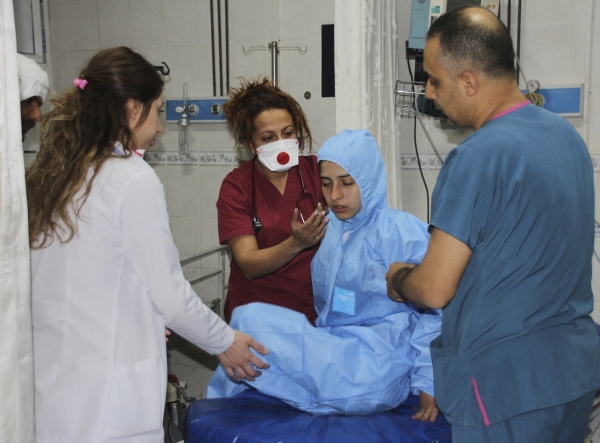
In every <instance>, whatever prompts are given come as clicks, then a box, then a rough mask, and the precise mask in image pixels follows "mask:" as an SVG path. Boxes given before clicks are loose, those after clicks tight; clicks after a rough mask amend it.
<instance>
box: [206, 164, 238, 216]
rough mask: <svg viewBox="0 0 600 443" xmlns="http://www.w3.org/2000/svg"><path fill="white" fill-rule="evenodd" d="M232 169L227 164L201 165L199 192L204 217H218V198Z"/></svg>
mask: <svg viewBox="0 0 600 443" xmlns="http://www.w3.org/2000/svg"><path fill="white" fill-rule="evenodd" d="M231 170H232V168H230V167H226V166H201V167H200V187H199V192H198V197H199V205H200V214H201V216H202V217H203V218H213V219H216V218H217V207H216V205H217V199H218V198H219V190H220V189H221V183H223V179H224V178H225V176H226V175H227V174H228V173H229V172H230V171H231Z"/></svg>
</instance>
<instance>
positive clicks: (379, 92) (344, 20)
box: [334, 0, 402, 209]
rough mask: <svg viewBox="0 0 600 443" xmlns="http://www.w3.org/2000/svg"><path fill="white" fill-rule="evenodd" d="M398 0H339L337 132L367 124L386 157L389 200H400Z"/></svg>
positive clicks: (393, 204) (396, 202) (398, 203)
mask: <svg viewBox="0 0 600 443" xmlns="http://www.w3.org/2000/svg"><path fill="white" fill-rule="evenodd" d="M396 10H397V7H396V0H336V2H335V28H334V32H335V76H336V79H335V81H336V84H335V88H336V94H335V95H336V132H339V131H341V130H343V129H359V128H362V129H367V130H369V131H370V132H371V133H372V134H373V136H374V137H375V139H376V140H377V142H378V143H379V148H380V149H381V153H382V155H383V158H384V160H385V166H386V173H387V181H388V203H389V205H390V206H391V207H393V208H398V209H400V208H401V206H402V189H401V181H400V170H401V166H400V125H399V124H397V119H396V116H395V112H394V87H395V83H396V80H397V78H398V72H399V61H400V56H399V54H400V47H399V44H400V43H399V41H398V27H397V18H396V13H397V11H396Z"/></svg>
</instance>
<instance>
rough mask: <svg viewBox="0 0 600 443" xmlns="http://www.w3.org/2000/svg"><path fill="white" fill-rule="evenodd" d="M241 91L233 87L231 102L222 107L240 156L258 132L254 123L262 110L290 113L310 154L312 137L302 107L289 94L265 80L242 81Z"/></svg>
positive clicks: (230, 95)
mask: <svg viewBox="0 0 600 443" xmlns="http://www.w3.org/2000/svg"><path fill="white" fill-rule="evenodd" d="M241 83H242V84H241V86H240V87H239V88H238V89H235V88H232V89H231V92H230V93H229V100H228V101H227V102H226V103H225V104H224V105H223V112H224V113H225V115H226V117H227V121H228V122H229V124H230V125H231V127H232V129H233V133H234V137H235V148H236V149H237V150H238V154H241V153H240V150H241V149H242V148H246V149H249V143H250V142H251V141H252V134H253V133H254V131H255V130H256V128H255V126H254V120H255V119H256V117H257V116H258V115H259V114H260V113H261V112H263V111H268V110H270V109H285V110H286V111H288V112H289V113H290V116H291V117H292V121H293V123H294V128H295V129H296V132H297V133H298V138H300V142H301V143H302V142H303V140H308V143H309V151H310V148H312V136H311V133H310V128H309V127H308V123H307V121H306V116H305V115H304V111H302V108H301V107H300V104H298V102H297V101H296V99H294V97H292V96H291V95H289V94H288V93H286V92H283V91H282V90H281V89H279V88H278V87H277V86H274V85H273V83H271V81H270V80H269V79H267V78H266V77H264V78H263V79H262V80H261V79H260V78H258V79H257V80H244V79H242V80H241Z"/></svg>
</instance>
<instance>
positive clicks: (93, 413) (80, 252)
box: [26, 47, 266, 443]
mask: <svg viewBox="0 0 600 443" xmlns="http://www.w3.org/2000/svg"><path fill="white" fill-rule="evenodd" d="M74 83H75V85H74V86H73V87H72V88H71V89H70V90H69V91H67V92H66V93H65V94H64V95H62V96H59V97H57V98H56V99H55V100H54V101H53V102H54V110H53V111H51V112H49V113H47V114H46V116H45V117H44V121H43V123H42V125H43V126H42V141H41V145H40V152H39V154H38V157H37V159H36V162H35V163H34V164H33V165H32V166H31V168H30V169H29V170H28V172H27V175H26V182H27V192H28V206H29V220H30V239H31V240H30V241H31V247H32V253H31V271H32V311H33V326H34V334H33V338H34V368H35V409H36V411H35V412H36V433H37V442H38V443H50V442H52V443H59V442H60V443H84V442H85V443H95V442H117V441H118V442H120V443H125V442H127V443H163V441H164V440H163V439H164V437H163V431H162V417H163V411H164V402H165V392H166V382H167V361H166V347H165V337H164V333H165V327H169V328H171V329H173V330H174V331H176V332H177V333H179V334H180V335H182V336H183V337H185V338H186V339H188V340H189V341H191V342H192V343H194V344H196V345H198V346H199V347H201V348H203V349H204V350H206V351H207V352H209V353H212V354H217V355H218V357H219V359H220V360H221V363H223V364H224V365H225V366H226V367H227V368H228V373H229V374H230V375H231V376H232V377H233V378H237V379H240V378H245V379H253V377H254V376H257V375H258V372H256V371H255V369H254V368H252V366H251V365H250V363H252V364H254V365H255V366H256V367H258V368H262V367H264V365H265V364H264V363H263V362H262V361H261V360H260V359H259V358H257V357H256V356H254V354H252V352H251V351H250V350H249V347H253V348H254V349H256V350H257V351H258V352H260V353H266V349H264V348H263V347H262V346H261V345H260V344H258V343H257V342H255V341H254V340H253V339H252V338H251V337H249V336H247V335H245V334H242V333H240V332H239V331H234V330H232V329H231V328H230V327H229V326H228V325H227V324H225V323H224V322H223V321H222V320H221V319H220V318H219V317H218V316H216V315H215V314H214V313H213V312H212V311H211V310H210V309H208V308H207V307H206V306H205V305H203V304H202V303H201V301H200V299H199V298H198V296H197V295H196V294H195V293H194V292H193V290H192V288H191V286H190V285H189V284H188V283H187V281H186V280H185V279H184V277H183V274H182V271H181V267H180V265H179V257H178V252H177V249H176V247H175V245H174V243H173V238H172V235H171V231H170V228H169V215H168V213H167V208H166V202H165V197H164V190H163V187H162V185H161V183H160V181H159V179H158V177H157V176H156V174H155V173H154V170H153V169H152V168H151V167H150V166H149V165H147V164H146V163H145V162H144V161H143V160H142V158H141V155H142V154H143V151H144V150H146V149H148V148H149V147H150V146H152V145H153V144H154V142H155V141H156V136H157V135H158V134H160V133H161V132H162V128H161V125H160V122H159V118H158V116H159V113H160V112H162V110H161V108H162V107H163V104H164V100H163V97H162V90H163V81H162V79H161V78H160V76H159V75H158V73H157V72H156V71H155V69H154V68H153V67H152V66H151V65H150V64H149V63H148V62H147V61H146V60H145V59H144V58H143V57H142V56H140V55H139V54H137V53H135V52H133V51H132V50H131V49H129V48H124V47H121V48H115V49H109V50H104V51H101V52H100V53H98V54H97V55H96V56H94V57H93V58H92V59H91V60H90V62H89V64H88V66H87V67H86V68H85V69H84V70H83V71H82V72H81V74H80V75H79V78H78V79H75V81H74Z"/></svg>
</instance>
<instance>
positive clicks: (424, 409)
mask: <svg viewBox="0 0 600 443" xmlns="http://www.w3.org/2000/svg"><path fill="white" fill-rule="evenodd" d="M438 412H439V409H438V407H437V405H436V404H435V398H433V397H432V396H431V395H429V394H427V393H425V392H423V391H419V411H418V412H417V413H416V414H415V415H413V416H412V417H411V418H414V419H417V420H423V421H435V418H436V417H437V415H438Z"/></svg>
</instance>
